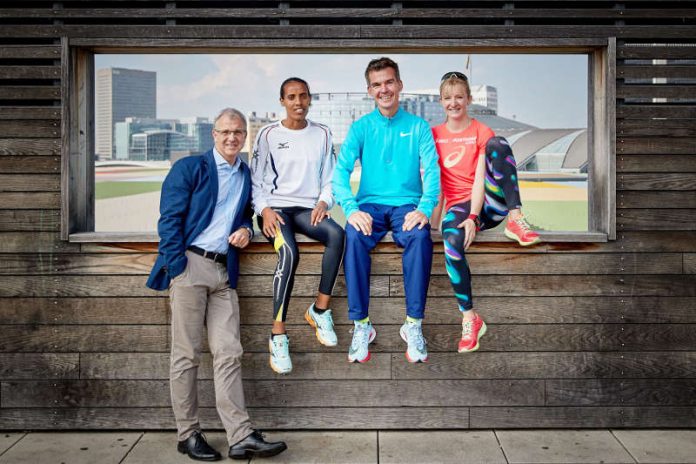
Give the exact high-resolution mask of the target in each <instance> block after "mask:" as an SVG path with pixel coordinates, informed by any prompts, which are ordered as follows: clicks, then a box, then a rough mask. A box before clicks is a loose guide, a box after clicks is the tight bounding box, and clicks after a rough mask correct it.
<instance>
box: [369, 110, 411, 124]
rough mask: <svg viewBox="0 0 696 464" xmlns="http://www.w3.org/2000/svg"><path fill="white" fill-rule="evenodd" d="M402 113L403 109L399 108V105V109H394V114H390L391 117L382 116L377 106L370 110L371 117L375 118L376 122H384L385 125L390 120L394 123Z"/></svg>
mask: <svg viewBox="0 0 696 464" xmlns="http://www.w3.org/2000/svg"><path fill="white" fill-rule="evenodd" d="M403 114H404V110H403V109H401V107H399V109H398V110H396V113H394V116H392V117H391V118H388V117H386V116H384V115H383V114H382V113H380V112H379V108H375V109H374V110H373V111H372V117H373V118H375V119H376V120H377V121H378V122H380V123H382V124H385V125H386V124H388V123H390V122H392V123H394V122H396V121H398V120H399V119H401V117H402V116H403Z"/></svg>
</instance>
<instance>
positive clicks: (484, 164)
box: [430, 71, 540, 353]
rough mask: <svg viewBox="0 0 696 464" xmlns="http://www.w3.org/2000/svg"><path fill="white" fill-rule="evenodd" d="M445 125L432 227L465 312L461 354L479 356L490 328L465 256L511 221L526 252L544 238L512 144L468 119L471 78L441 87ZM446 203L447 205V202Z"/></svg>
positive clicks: (454, 78)
mask: <svg viewBox="0 0 696 464" xmlns="http://www.w3.org/2000/svg"><path fill="white" fill-rule="evenodd" d="M440 103H441V104H442V108H443V109H444V110H445V114H446V120H445V123H444V124H441V125H439V126H436V127H434V128H433V137H434V139H435V146H436V147H437V153H438V156H439V162H440V171H441V172H440V178H441V182H442V193H441V196H440V202H439V203H438V206H437V207H436V208H435V212H434V213H433V217H432V219H431V221H430V222H431V224H433V225H436V224H439V222H440V217H441V215H442V210H443V206H445V205H446V213H445V216H444V217H443V218H442V226H441V228H442V238H443V243H444V247H445V266H446V268H447V274H448V275H449V278H450V282H451V283H452V287H453V289H454V294H455V296H456V298H457V303H458V305H459V310H460V311H461V312H462V317H463V321H462V338H461V340H460V341H459V347H458V351H459V352H460V353H463V352H469V351H476V350H477V349H478V348H479V339H480V338H481V337H482V336H483V335H484V334H485V333H486V324H485V323H484V322H483V319H481V317H480V316H479V315H478V314H476V312H475V311H474V309H473V308H474V305H473V301H472V297H471V273H470V271H469V265H468V263H467V261H466V258H465V256H464V254H465V251H466V250H467V248H469V245H471V243H472V242H473V240H474V237H475V236H476V232H477V231H479V230H484V229H490V228H493V227H495V226H497V225H498V224H500V223H501V222H502V221H503V220H504V219H505V217H506V216H508V221H507V226H506V227H505V235H506V236H507V237H508V238H511V239H513V240H517V241H518V242H519V244H520V245H522V246H529V245H534V244H535V243H538V242H539V241H540V239H539V235H538V234H537V233H535V232H534V231H532V230H531V228H530V227H529V224H527V221H526V220H525V219H524V216H523V215H522V211H521V208H522V202H521V200H520V191H519V186H518V184H517V169H516V164H515V158H514V157H513V155H512V150H511V149H510V145H509V144H508V142H507V140H505V139H504V138H503V137H496V135H495V134H494V133H493V131H492V130H491V129H490V128H489V127H487V126H486V125H484V124H482V123H480V122H479V121H477V120H476V119H473V118H471V117H470V116H469V115H468V113H467V107H468V105H469V104H470V103H471V89H470V88H469V82H468V80H467V77H466V76H465V75H464V74H462V73H460V72H456V71H455V72H448V73H447V74H445V75H444V76H442V79H441V81H440ZM443 199H444V201H443Z"/></svg>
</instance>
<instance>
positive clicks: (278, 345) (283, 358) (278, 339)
mask: <svg viewBox="0 0 696 464" xmlns="http://www.w3.org/2000/svg"><path fill="white" fill-rule="evenodd" d="M268 350H269V351H270V352H271V361H270V362H271V369H273V370H274V371H275V372H276V373H278V374H287V373H288V372H290V371H291V370H292V361H291V360H290V340H288V336H287V335H286V334H282V335H276V336H275V337H271V338H269V339H268Z"/></svg>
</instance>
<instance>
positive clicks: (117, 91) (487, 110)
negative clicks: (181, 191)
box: [95, 66, 588, 232]
mask: <svg viewBox="0 0 696 464" xmlns="http://www.w3.org/2000/svg"><path fill="white" fill-rule="evenodd" d="M95 77H96V79H95V113H96V121H95V182H96V185H95V187H96V188H95V191H96V205H95V220H96V226H95V229H96V230H97V231H131V232H154V231H155V230H156V224H157V218H158V217H159V192H160V189H161V185H162V182H163V180H164V178H165V176H166V175H167V173H168V171H169V169H170V167H171V165H172V164H173V163H174V162H176V161H177V160H178V159H180V158H182V157H185V156H191V155H195V154H199V153H203V152H205V151H207V150H209V149H210V148H211V147H212V146H213V137H212V129H213V119H214V116H215V112H216V111H217V110H219V109H221V108H223V107H225V106H235V105H234V98H233V97H230V98H226V99H225V102H224V103H220V107H219V108H216V109H213V110H212V112H209V114H206V115H201V114H180V115H178V117H174V118H171V117H166V118H164V117H158V111H157V109H158V77H159V75H158V72H157V71H151V70H145V69H135V68H134V67H133V68H132V67H116V66H109V67H100V68H97V69H96V70H95ZM402 79H403V80H405V81H406V78H405V77H404V76H403V75H402ZM311 84H312V82H311V81H310V85H311ZM406 84H407V81H406V82H405V90H404V92H402V93H401V96H400V105H401V107H402V108H403V109H404V110H406V111H408V112H410V113H413V114H415V115H418V116H420V117H421V118H423V119H425V120H426V121H427V122H428V123H429V124H430V125H431V126H435V125H438V124H441V123H442V122H444V112H443V110H442V107H441V106H440V103H439V91H438V89H437V88H436V87H434V88H426V89H418V90H406V89H408V88H409V87H408V86H406ZM340 90H341V89H336V91H331V92H315V91H314V89H312V104H311V108H310V113H309V118H310V119H312V120H314V121H316V122H319V123H322V124H325V125H327V126H328V127H329V128H330V129H331V131H332V133H333V141H334V146H335V149H336V153H338V152H339V150H340V146H341V143H342V142H343V140H344V139H345V137H346V135H347V133H348V129H349V128H350V125H351V124H352V123H353V122H354V121H355V120H357V119H359V118H360V117H361V116H363V115H365V114H367V113H369V112H371V111H372V110H374V108H375V104H374V100H373V99H372V98H371V97H370V96H369V95H368V94H367V92H366V91H354V90H353V89H351V90H350V91H348V90H347V91H340ZM571 90H572V89H569V91H571ZM270 91H272V92H273V93H274V94H275V93H276V92H277V89H275V88H274V89H269V92H270ZM471 91H472V97H473V98H472V104H471V105H470V106H469V114H470V116H471V117H473V118H475V119H477V120H479V121H481V122H482V123H484V124H486V125H487V126H489V127H490V128H491V129H493V130H494V131H495V133H496V134H497V135H499V136H503V137H506V138H507V140H508V141H509V142H510V144H511V146H512V149H513V152H514V153H515V158H516V160H517V169H518V172H519V178H520V190H521V195H522V200H523V202H524V205H525V212H526V215H527V217H528V219H529V221H530V222H531V223H532V224H533V225H534V226H535V227H537V228H539V229H542V230H558V231H585V230H587V226H588V220H587V215H588V212H587V198H588V197H587V163H588V134H587V127H586V126H587V124H586V122H585V124H583V126H584V127H538V126H537V125H535V124H533V123H531V122H526V121H523V120H520V119H518V118H517V117H515V116H514V115H513V116H512V117H504V116H502V115H500V114H499V108H500V106H501V103H503V102H501V101H500V100H499V98H500V96H499V92H498V88H497V87H496V86H494V85H491V84H488V83H485V82H483V83H476V84H474V83H472V85H471ZM159 98H174V99H175V98H177V95H171V94H170V93H167V95H166V96H165V95H160V96H159ZM275 98H276V99H277V98H278V96H276V97H275ZM251 104H252V105H253V103H251ZM259 106H260V107H259V108H258V109H256V108H253V107H252V108H246V111H245V112H246V116H247V121H248V135H247V140H246V143H245V147H244V149H243V150H242V152H241V156H242V158H243V159H244V160H247V159H248V154H249V153H250V152H251V150H252V147H253V143H254V140H255V138H256V134H257V133H258V131H259V129H260V128H261V127H263V126H264V125H266V124H268V123H270V122H273V121H276V120H278V119H282V118H283V117H284V115H283V114H280V113H277V112H275V111H273V110H269V108H268V107H267V106H266V105H263V104H260V105H259ZM264 106H266V107H264ZM180 111H181V110H180ZM586 111H587V109H586V107H585V113H586ZM584 116H585V119H584V121H586V115H584ZM359 176H360V166H359V165H357V166H356V168H355V171H354V172H353V176H352V178H351V182H352V183H353V184H354V185H356V186H357V183H358V180H359ZM332 214H333V216H334V218H335V219H337V220H338V221H341V222H345V219H344V218H343V215H342V212H341V211H340V207H338V206H337V207H335V208H334V211H333V212H332Z"/></svg>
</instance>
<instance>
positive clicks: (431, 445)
mask: <svg viewBox="0 0 696 464" xmlns="http://www.w3.org/2000/svg"><path fill="white" fill-rule="evenodd" d="M207 436H208V440H209V442H210V443H211V445H213V446H214V447H215V448H217V449H218V450H219V451H220V452H223V451H225V452H226V450H227V444H226V443H225V437H224V434H222V433H219V432H215V433H209V434H207ZM267 438H268V439H270V440H272V439H282V440H285V441H286V442H287V443H288V447H289V448H288V450H287V451H286V452H284V453H283V454H281V455H279V456H276V457H275V458H272V459H266V460H264V459H259V460H254V461H253V462H258V463H261V462H269V463H320V464H358V463H366V464H367V463H369V464H377V463H379V464H392V463H393V464H411V463H413V464H435V463H459V464H462V463H476V464H479V463H500V464H507V463H510V464H512V463H514V464H523V463H545V464H546V463H549V464H550V463H561V464H566V463H567V464H581V463H604V464H612V463H614V464H618V463H633V464H636V463H641V464H642V463H696V430H523V431H517V430H516V431H512V430H479V431H443V432H418V431H409V432H394V431H388V432H387V431H384V432H383V431H379V432H375V431H371V432H275V433H269V434H267ZM175 440H176V438H175V435H174V433H172V432H65V433H63V432H55V433H43V432H41V433H38V432H37V433H33V432H30V433H0V463H3V464H4V463H13V464H44V463H47V464H48V463H56V464H60V463H64V464H91V463H99V464H110V463H115V464H119V463H124V464H135V463H143V464H160V463H162V464H164V463H167V464H176V463H186V464H188V463H192V462H194V461H191V460H190V459H188V458H187V457H185V456H183V455H180V454H178V453H177V452H176V447H175ZM225 454H226V453H225ZM223 462H233V461H231V460H229V459H227V458H225V461H223ZM235 462H238V461H235Z"/></svg>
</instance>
